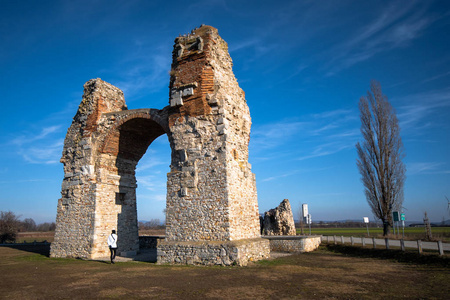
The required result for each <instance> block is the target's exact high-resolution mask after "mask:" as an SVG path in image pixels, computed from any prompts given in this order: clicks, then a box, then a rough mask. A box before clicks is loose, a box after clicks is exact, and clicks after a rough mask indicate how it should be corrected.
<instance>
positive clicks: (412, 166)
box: [406, 162, 450, 175]
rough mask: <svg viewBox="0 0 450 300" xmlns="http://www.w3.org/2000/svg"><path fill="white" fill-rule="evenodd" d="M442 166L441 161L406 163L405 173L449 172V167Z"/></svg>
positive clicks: (443, 164)
mask: <svg viewBox="0 0 450 300" xmlns="http://www.w3.org/2000/svg"><path fill="white" fill-rule="evenodd" d="M444 166H445V163H441V162H412V163H408V164H407V165H406V172H407V173H406V174H407V175H418V174H450V170H449V169H443V168H442V167H444Z"/></svg>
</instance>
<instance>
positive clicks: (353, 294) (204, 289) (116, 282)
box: [0, 246, 450, 299]
mask: <svg viewBox="0 0 450 300" xmlns="http://www.w3.org/2000/svg"><path fill="white" fill-rule="evenodd" d="M23 249H24V250H19V249H15V248H8V247H0V256H1V257H2V260H0V295H1V297H2V298H8V299H19V298H20V299H29V298H49V299H53V298H56V299H58V298H79V299H80V298H82V299H86V298H122V299H123V298H160V299H181V298H182V299H198V298H210V299H268V298H274V299H387V298H390V299H399V298H407V299H411V298H414V299H417V298H424V299H446V298H447V297H448V294H449V292H450V290H449V285H448V282H449V280H450V272H449V268H448V267H446V266H440V265H436V264H433V265H426V264H414V263H399V262H398V261H397V260H392V259H380V258H372V257H356V256H346V255H345V254H342V253H336V252H331V251H329V250H327V249H326V248H325V247H322V248H321V249H320V250H318V251H315V252H312V253H305V254H298V255H292V256H286V257H282V258H278V259H275V260H269V261H263V262H258V263H253V264H251V265H249V266H247V267H200V266H159V265H155V264H151V263H137V262H128V263H116V264H115V265H110V264H107V263H104V262H98V261H81V260H72V259H51V258H48V257H47V256H46V254H48V249H45V248H42V246H41V248H39V247H35V248H27V249H25V248H23Z"/></svg>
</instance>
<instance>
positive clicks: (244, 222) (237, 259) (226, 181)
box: [158, 26, 269, 264]
mask: <svg viewBox="0 0 450 300" xmlns="http://www.w3.org/2000/svg"><path fill="white" fill-rule="evenodd" d="M170 75H171V77H170V109H169V127H170V135H169V140H170V142H171V147H172V163H171V172H170V173H169V174H168V181H167V182H168V183H167V215H166V225H167V228H166V239H165V242H163V243H162V244H161V245H160V246H159V247H158V262H160V263H164V262H168V263H194V264H195V263H202V264H231V263H236V264H246V263H247V261H248V260H257V259H261V258H264V257H267V256H268V253H269V250H268V243H267V241H265V240H262V239H260V231H259V228H260V226H259V214H258V203H257V195H256V186H255V177H254V174H253V173H252V172H251V166H250V164H249V163H248V144H249V139H250V126H251V119H250V113H249V109H248V106H247V103H246V101H245V95H244V92H243V91H242V89H241V88H240V87H239V85H238V83H237V81H236V78H235V76H234V74H233V71H232V61H231V58H230V56H229V54H228V46H227V44H226V43H225V41H224V40H222V38H220V36H219V35H218V33H217V29H215V28H213V27H210V26H202V27H200V28H199V29H196V30H194V31H192V32H191V33H190V34H188V35H185V36H180V37H178V38H176V39H175V46H174V51H173V62H172V69H171V71H170ZM180 253H182V254H181V255H180Z"/></svg>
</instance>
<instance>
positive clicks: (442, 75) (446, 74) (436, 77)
mask: <svg viewBox="0 0 450 300" xmlns="http://www.w3.org/2000/svg"><path fill="white" fill-rule="evenodd" d="M447 76H450V71H449V72H445V73H443V74H438V75H436V76H433V77H430V78H427V79H424V80H423V81H422V83H427V82H430V81H434V80H437V79H441V78H443V77H447Z"/></svg>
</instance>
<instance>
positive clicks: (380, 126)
mask: <svg viewBox="0 0 450 300" xmlns="http://www.w3.org/2000/svg"><path fill="white" fill-rule="evenodd" d="M370 89H371V91H370V92H367V96H366V97H361V99H360V100H359V110H360V118H361V133H362V136H363V141H362V143H361V144H360V143H359V142H358V143H357V144H356V149H357V152H358V158H359V159H357V162H356V163H357V165H358V169H359V172H360V174H361V180H362V182H363V184H364V192H365V194H366V199H367V202H368V203H369V206H370V208H371V209H372V212H373V214H374V215H375V216H376V217H377V218H379V219H380V220H381V221H382V222H383V235H387V234H389V232H390V228H391V227H392V211H393V210H398V209H400V208H401V207H402V203H403V184H404V182H405V178H406V177H405V172H406V168H405V165H404V164H403V162H402V159H403V158H404V156H405V155H404V152H403V143H402V139H401V137H400V126H399V124H398V120H397V116H396V114H395V111H394V109H393V108H392V106H391V104H390V103H389V101H388V99H387V97H386V96H385V95H383V93H382V91H381V86H380V84H379V83H378V82H377V81H372V82H371V85H370Z"/></svg>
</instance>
